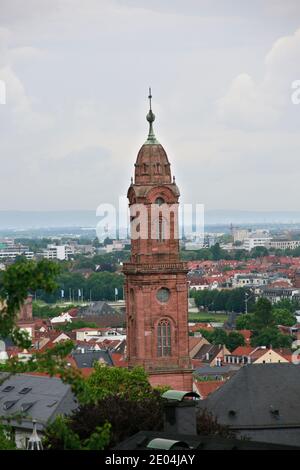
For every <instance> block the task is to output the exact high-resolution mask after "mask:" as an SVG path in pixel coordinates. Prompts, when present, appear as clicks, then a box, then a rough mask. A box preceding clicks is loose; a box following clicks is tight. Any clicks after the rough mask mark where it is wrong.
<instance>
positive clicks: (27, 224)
mask: <svg viewBox="0 0 300 470" xmlns="http://www.w3.org/2000/svg"><path fill="white" fill-rule="evenodd" d="M99 220H100V218H99V217H96V213H95V211H0V230H28V229H33V230H35V229H40V228H54V227H55V228H63V227H77V228H78V227H85V228H89V227H90V228H95V227H96V225H97V223H98V222H99ZM231 223H232V224H233V225H238V224H299V223H300V211H299V212H298V211H286V212H284V211H274V212H271V211H270V212H268V211H239V210H231V211H227V210H208V211H205V225H206V226H207V225H230V224H231Z"/></svg>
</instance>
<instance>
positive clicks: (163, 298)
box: [156, 287, 170, 303]
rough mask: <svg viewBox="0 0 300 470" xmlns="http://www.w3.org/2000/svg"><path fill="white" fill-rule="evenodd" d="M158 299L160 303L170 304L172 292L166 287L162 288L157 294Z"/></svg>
mask: <svg viewBox="0 0 300 470" xmlns="http://www.w3.org/2000/svg"><path fill="white" fill-rule="evenodd" d="M156 298H157V300H158V301H159V302H163V303H166V302H168V300H169V298H170V291H169V289H167V288H166V287H162V288H161V289H158V291H157V292H156Z"/></svg>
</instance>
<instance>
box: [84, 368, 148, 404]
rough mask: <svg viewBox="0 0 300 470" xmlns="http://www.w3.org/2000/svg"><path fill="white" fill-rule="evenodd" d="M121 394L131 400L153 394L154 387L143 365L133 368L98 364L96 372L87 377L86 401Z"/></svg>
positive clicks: (120, 395) (95, 400) (96, 400)
mask: <svg viewBox="0 0 300 470" xmlns="http://www.w3.org/2000/svg"><path fill="white" fill-rule="evenodd" d="M111 395H114V396H119V397H126V398H130V399H131V400H138V399H145V398H147V397H149V396H152V387H151V385H150V383H149V381H148V376H147V374H146V372H145V370H144V369H143V368H142V367H135V368H133V369H131V370H129V369H127V368H120V367H106V366H105V365H102V364H96V365H95V370H94V372H93V373H92V374H91V375H90V376H89V377H88V378H87V379H86V387H85V396H83V397H81V399H82V401H84V402H98V401H99V400H102V399H104V398H106V397H108V396H111Z"/></svg>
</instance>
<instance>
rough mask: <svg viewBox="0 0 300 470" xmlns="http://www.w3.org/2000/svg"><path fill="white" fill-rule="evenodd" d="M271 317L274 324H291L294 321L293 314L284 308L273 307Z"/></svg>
mask: <svg viewBox="0 0 300 470" xmlns="http://www.w3.org/2000/svg"><path fill="white" fill-rule="evenodd" d="M273 317H274V320H275V323H276V325H284V326H293V325H294V324H295V323H296V318H295V316H294V315H293V314H292V313H291V312H290V311H289V310H288V309H286V308H274V309H273Z"/></svg>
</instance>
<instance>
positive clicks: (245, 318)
mask: <svg viewBox="0 0 300 470" xmlns="http://www.w3.org/2000/svg"><path fill="white" fill-rule="evenodd" d="M235 327H236V329H237V330H251V329H252V327H253V314H252V313H245V314H243V315H239V316H238V317H237V319H236V321H235Z"/></svg>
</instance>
